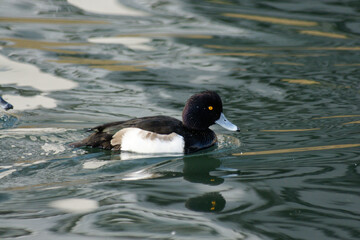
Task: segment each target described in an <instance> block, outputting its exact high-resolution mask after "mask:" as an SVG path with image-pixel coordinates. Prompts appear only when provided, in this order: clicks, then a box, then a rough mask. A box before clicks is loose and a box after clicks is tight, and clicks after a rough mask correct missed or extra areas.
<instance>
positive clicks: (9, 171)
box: [0, 169, 16, 179]
mask: <svg viewBox="0 0 360 240" xmlns="http://www.w3.org/2000/svg"><path fill="white" fill-rule="evenodd" d="M15 171H16V169H9V170H7V171H4V172H1V173H0V179H1V178H4V177H6V176H8V175H10V174H12V173H13V172H15Z"/></svg>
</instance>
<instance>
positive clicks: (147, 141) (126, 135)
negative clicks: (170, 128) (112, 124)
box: [111, 128, 185, 153]
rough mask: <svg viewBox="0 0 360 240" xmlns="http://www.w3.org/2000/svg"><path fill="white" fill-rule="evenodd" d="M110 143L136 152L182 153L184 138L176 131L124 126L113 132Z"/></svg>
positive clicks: (122, 149) (123, 149)
mask: <svg viewBox="0 0 360 240" xmlns="http://www.w3.org/2000/svg"><path fill="white" fill-rule="evenodd" d="M111 145H112V146H116V145H120V150H121V151H128V152H136V153H184V146H185V142H184V138H183V137H182V136H180V135H178V134H176V133H170V134H157V133H153V132H150V131H146V130H142V129H139V128H124V129H121V130H120V131H118V132H117V133H115V134H114V136H113V138H112V140H111Z"/></svg>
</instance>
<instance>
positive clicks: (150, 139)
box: [70, 91, 239, 154]
mask: <svg viewBox="0 0 360 240" xmlns="http://www.w3.org/2000/svg"><path fill="white" fill-rule="evenodd" d="M222 110H223V109H222V101H221V98H220V96H219V95H218V94H217V93H216V92H213V91H205V92H201V93H198V94H195V95H193V96H191V97H190V99H189V100H188V101H187V103H186V105H185V107H184V110H183V113H182V120H183V121H182V122H181V121H179V120H177V119H175V118H172V117H168V116H153V117H142V118H135V119H131V120H127V121H120V122H112V123H107V124H104V125H100V126H97V127H94V128H92V129H91V130H92V131H94V133H93V134H91V135H90V136H89V137H87V138H85V139H84V140H82V141H80V142H76V143H72V144H70V145H71V146H73V147H82V146H90V147H98V148H103V149H112V150H121V151H130V152H137V153H185V154H187V153H193V152H196V151H198V150H201V149H205V148H209V147H211V146H213V145H214V144H215V143H216V141H217V138H216V135H215V133H214V132H213V131H212V130H210V129H209V127H210V126H211V125H213V124H215V123H217V124H219V125H220V126H222V127H224V128H226V129H228V130H230V131H239V129H238V127H237V126H235V125H234V124H232V123H231V122H229V121H228V120H227V119H226V117H225V115H224V114H223V113H222Z"/></svg>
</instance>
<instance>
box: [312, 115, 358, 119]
mask: <svg viewBox="0 0 360 240" xmlns="http://www.w3.org/2000/svg"><path fill="white" fill-rule="evenodd" d="M352 117H360V115H337V116H328V117H317V118H313V119H328V118H352Z"/></svg>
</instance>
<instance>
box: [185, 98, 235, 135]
mask: <svg viewBox="0 0 360 240" xmlns="http://www.w3.org/2000/svg"><path fill="white" fill-rule="evenodd" d="M222 110H223V107H222V101H221V98H220V96H219V95H218V94H217V93H216V92H214V91H205V92H201V93H198V94H195V95H193V96H191V97H190V98H189V100H188V101H187V102H186V105H185V107H184V110H183V113H182V119H183V124H184V125H185V126H186V127H187V128H190V129H195V130H205V129H208V128H209V127H210V126H211V125H213V124H215V123H217V124H219V125H220V126H222V127H224V128H226V129H228V130H231V131H237V130H238V127H236V126H235V125H234V124H232V123H231V122H229V121H228V120H227V119H226V118H225V116H224V114H223V113H222Z"/></svg>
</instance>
